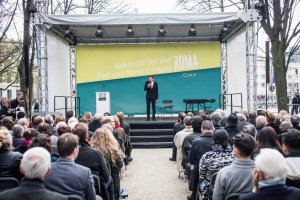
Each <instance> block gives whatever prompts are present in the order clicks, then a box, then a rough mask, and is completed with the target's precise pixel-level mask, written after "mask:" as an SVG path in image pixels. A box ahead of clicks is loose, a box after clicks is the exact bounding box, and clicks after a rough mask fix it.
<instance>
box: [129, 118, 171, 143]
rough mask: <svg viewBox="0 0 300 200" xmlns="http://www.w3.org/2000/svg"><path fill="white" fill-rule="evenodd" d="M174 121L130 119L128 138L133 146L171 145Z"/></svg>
mask: <svg viewBox="0 0 300 200" xmlns="http://www.w3.org/2000/svg"><path fill="white" fill-rule="evenodd" d="M174 121H175V120H174ZM174 121H135V122H134V121H131V122H130V129H131V132H130V140H131V144H132V146H133V148H170V147H172V144H173V138H174V136H173V126H174V123H175V122H174Z"/></svg>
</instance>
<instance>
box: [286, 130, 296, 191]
mask: <svg viewBox="0 0 300 200" xmlns="http://www.w3.org/2000/svg"><path fill="white" fill-rule="evenodd" d="M282 149H283V152H284V154H285V160H286V164H287V169H288V171H287V180H286V184H287V186H294V187H297V188H300V131H299V130H297V129H289V130H288V131H287V132H285V133H283V134H282Z"/></svg>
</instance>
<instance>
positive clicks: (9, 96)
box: [7, 90, 12, 100]
mask: <svg viewBox="0 0 300 200" xmlns="http://www.w3.org/2000/svg"><path fill="white" fill-rule="evenodd" d="M7 98H8V99H9V100H11V98H12V93H11V90H7Z"/></svg>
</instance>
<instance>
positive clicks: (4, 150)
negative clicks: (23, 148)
mask: <svg viewBox="0 0 300 200" xmlns="http://www.w3.org/2000/svg"><path fill="white" fill-rule="evenodd" d="M12 149H13V147H12V138H11V134H10V133H9V131H8V130H0V176H8V177H15V178H17V179H19V180H20V179H21V177H22V175H21V174H20V171H19V166H20V162H21V159H22V154H20V153H19V152H13V151H12Z"/></svg>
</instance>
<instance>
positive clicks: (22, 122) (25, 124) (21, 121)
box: [17, 118, 29, 130]
mask: <svg viewBox="0 0 300 200" xmlns="http://www.w3.org/2000/svg"><path fill="white" fill-rule="evenodd" d="M17 124H20V125H21V126H23V128H24V130H26V129H27V128H28V125H29V124H28V119H27V118H21V119H19V120H18V121H17Z"/></svg>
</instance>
